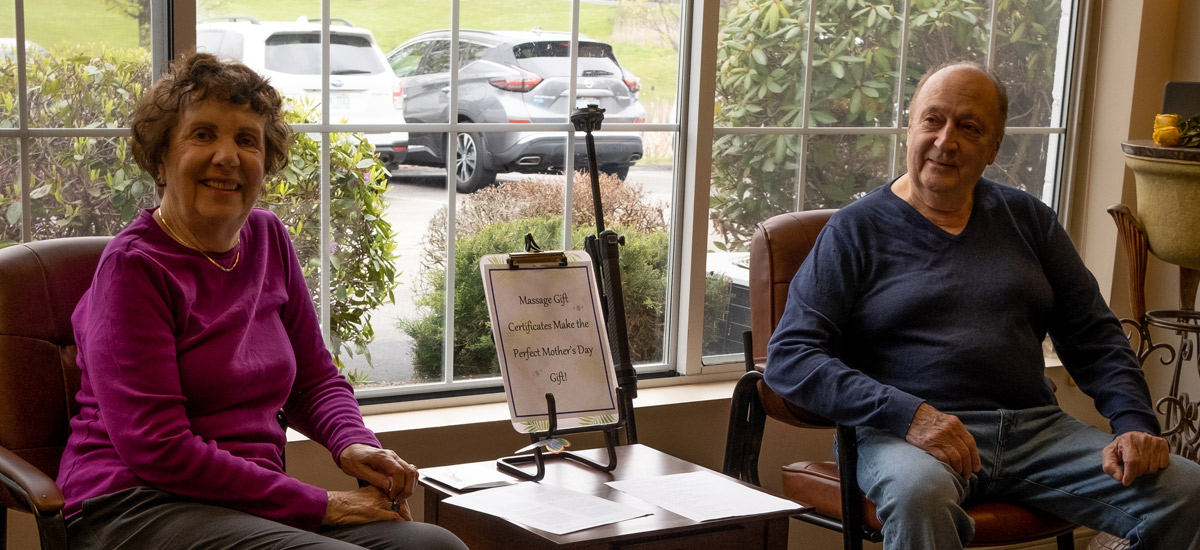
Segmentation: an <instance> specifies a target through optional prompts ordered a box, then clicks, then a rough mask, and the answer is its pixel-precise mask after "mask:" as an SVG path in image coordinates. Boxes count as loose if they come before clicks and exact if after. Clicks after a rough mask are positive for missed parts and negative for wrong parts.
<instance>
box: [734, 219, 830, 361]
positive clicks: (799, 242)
mask: <svg viewBox="0 0 1200 550" xmlns="http://www.w3.org/2000/svg"><path fill="white" fill-rule="evenodd" d="M836 211H837V210H808V211H804V212H788V213H786V214H779V215H777V216H773V217H771V218H768V219H767V220H766V221H764V222H762V223H759V224H758V226H757V227H756V228H755V229H754V236H753V237H752V238H751V240H750V330H751V331H752V332H753V334H754V362H755V363H757V364H762V363H765V362H766V359H767V340H769V339H770V338H771V333H773V332H775V325H777V324H779V318H780V317H781V316H782V315H783V307H784V306H785V305H786V304H787V294H788V286H789V285H791V284H792V278H793V277H794V276H795V275H796V271H797V270H799V269H800V264H802V263H804V259H805V258H807V257H808V253H809V252H810V251H812V247H813V244H814V243H816V240H817V234H818V233H820V232H821V228H823V227H825V222H827V221H829V217H830V216H832V215H833V213H834V212H836Z"/></svg>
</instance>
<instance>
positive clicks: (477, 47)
mask: <svg viewBox="0 0 1200 550" xmlns="http://www.w3.org/2000/svg"><path fill="white" fill-rule="evenodd" d="M490 48H491V46H488V45H485V44H480V43H478V42H464V41H461V40H460V41H459V42H458V64H459V66H460V67H465V66H466V65H467V64H468V63H471V62H474V61H479V60H480V59H481V58H482V57H483V52H486V51H487V50H488V49H490Z"/></svg>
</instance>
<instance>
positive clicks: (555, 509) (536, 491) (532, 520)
mask: <svg viewBox="0 0 1200 550" xmlns="http://www.w3.org/2000/svg"><path fill="white" fill-rule="evenodd" d="M442 502H445V503H446V504H453V505H455V506H462V507H463V508H470V509H472V510H476V511H479V512H483V513H485V514H491V515H493V516H497V517H501V518H504V519H506V520H509V521H512V522H514V523H521V524H524V525H528V526H530V527H533V528H535V529H541V530H542V531H547V532H550V533H554V534H556V535H564V534H567V533H572V532H575V531H581V530H583V529H590V528H592V527H598V526H600V525H607V524H609V523H616V522H618V521H625V520H627V519H633V518H637V517H642V516H648V515H650V512H648V511H646V510H641V509H638V508H635V507H632V506H628V505H625V504H619V503H616V502H613V501H611V500H605V499H602V498H600V497H597V496H592V495H588V494H584V493H580V492H578V491H572V490H570V489H563V488H561V487H555V486H552V485H543V484H541V483H534V482H522V483H518V484H516V485H509V486H508V487H496V488H494V489H484V490H482V491H476V492H474V493H466V494H462V495H457V496H453V497H450V498H448V499H446V500H444V501H442Z"/></svg>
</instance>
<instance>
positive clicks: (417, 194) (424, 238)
mask: <svg viewBox="0 0 1200 550" xmlns="http://www.w3.org/2000/svg"><path fill="white" fill-rule="evenodd" d="M445 182H446V177H445V174H444V172H441V171H440V170H437V169H425V170H418V169H406V170H405V171H404V175H402V176H400V177H398V178H393V179H392V180H391V182H390V183H389V184H388V187H387V192H386V193H385V194H384V195H383V200H384V203H385V205H386V207H387V209H386V210H385V211H384V214H383V217H384V219H385V220H386V221H387V222H388V223H389V224H390V225H391V230H392V232H393V235H394V239H393V242H394V243H395V246H396V248H395V260H394V262H393V266H394V269H395V271H396V279H395V281H396V282H397V283H398V286H396V287H395V288H394V290H393V294H392V295H393V296H394V300H389V301H386V302H384V303H382V304H380V305H379V306H378V307H376V308H375V309H373V310H372V311H371V312H370V321H369V325H367V327H366V328H367V329H368V330H370V331H371V332H372V333H373V336H374V337H373V339H371V340H370V341H369V342H366V343H365V349H366V353H363V352H361V351H359V352H356V353H355V354H354V355H353V356H350V355H344V356H342V360H343V361H344V362H345V365H346V370H345V372H347V373H349V374H351V379H352V380H353V381H354V382H355V385H356V386H357V387H360V388H372V387H387V386H397V385H407V384H413V383H417V382H438V381H441V379H442V340H443V334H444V332H443V325H444V323H443V321H444V320H445V313H444V311H445V308H444V306H443V304H444V296H445V293H444V292H445V290H444V288H445V287H444V280H445V279H444V274H445V263H446V262H445V258H446V233H445V227H446V208H445V204H446V188H445Z"/></svg>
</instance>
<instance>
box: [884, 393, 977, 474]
mask: <svg viewBox="0 0 1200 550" xmlns="http://www.w3.org/2000/svg"><path fill="white" fill-rule="evenodd" d="M904 439H905V440H906V441H908V442H909V443H912V444H913V445H916V446H917V447H920V448H921V450H923V451H925V452H927V453H929V454H930V455H933V457H934V458H936V459H938V460H940V461H942V462H945V463H946V464H948V465H950V467H951V468H953V469H954V471H956V472H958V475H960V476H962V477H963V478H969V477H971V474H972V473H974V472H978V471H979V469H980V468H982V467H983V464H981V463H980V462H979V449H978V448H977V447H976V446H975V438H974V437H973V436H972V435H971V432H968V431H967V428H966V426H963V423H962V421H961V420H959V419H958V417H957V416H953V415H949V414H945V413H942V412H940V411H938V410H937V409H935V408H933V407H932V406H930V405H929V404H928V403H921V406H920V407H917V413H916V414H914V415H913V419H912V423H911V424H909V426H908V434H906V435H905V436H904Z"/></svg>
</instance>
